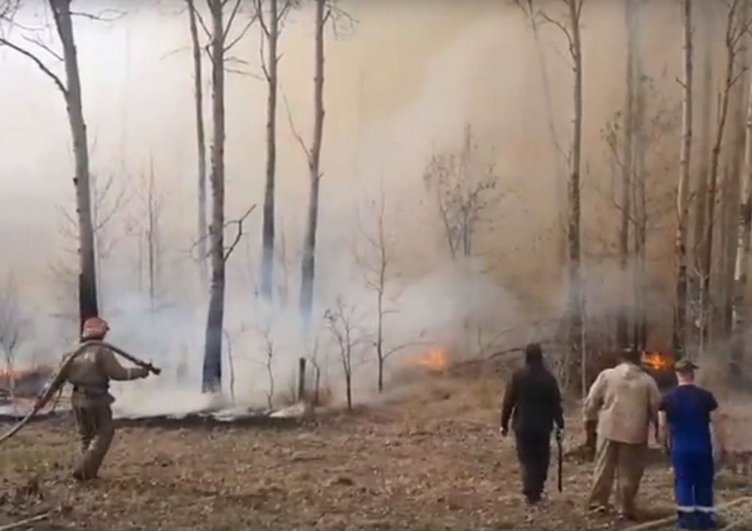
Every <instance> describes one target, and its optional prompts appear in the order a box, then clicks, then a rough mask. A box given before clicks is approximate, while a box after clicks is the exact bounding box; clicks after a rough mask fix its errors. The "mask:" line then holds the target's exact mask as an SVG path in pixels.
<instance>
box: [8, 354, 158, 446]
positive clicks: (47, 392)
mask: <svg viewBox="0 0 752 531" xmlns="http://www.w3.org/2000/svg"><path fill="white" fill-rule="evenodd" d="M92 346H96V347H104V348H106V349H108V350H111V351H112V352H114V353H115V354H117V355H119V356H120V357H122V358H124V359H126V360H128V361H130V362H131V363H133V364H134V365H137V366H139V367H143V368H144V369H148V370H149V372H151V373H153V374H160V373H161V372H162V370H161V369H160V368H158V367H155V366H154V365H152V364H151V363H148V362H145V361H143V360H140V359H138V358H137V357H135V356H133V355H132V354H129V353H127V352H125V351H124V350H122V349H119V348H118V347H116V346H114V345H111V344H110V343H107V342H105V341H99V340H89V341H84V342H83V343H81V345H79V347H78V348H76V350H74V351H73V352H71V353H70V354H69V355H68V356H66V358H65V359H64V360H63V362H62V363H61V364H60V367H59V368H58V370H57V372H55V374H53V375H52V377H51V378H50V379H49V380H48V381H47V383H46V384H45V386H44V389H43V391H42V392H41V393H40V394H39V399H38V400H37V402H36V403H35V404H34V407H33V408H32V409H31V411H29V413H28V414H27V415H26V416H25V417H24V418H23V419H21V420H20V421H18V422H17V423H16V425H15V426H13V427H12V428H11V429H10V430H8V432H6V433H4V434H3V435H2V436H0V444H2V443H4V442H5V441H7V440H8V439H10V438H11V437H13V436H14V435H15V434H16V433H18V432H19V431H21V429H22V428H23V427H24V426H26V424H28V423H29V421H31V419H32V418H33V417H34V415H36V414H37V413H39V411H40V410H41V409H42V408H43V407H44V406H45V404H46V403H47V402H48V401H49V400H50V398H52V395H53V394H54V393H55V391H56V390H57V388H58V387H60V386H61V385H62V384H63V383H64V380H63V375H64V374H65V370H66V369H67V368H68V366H69V365H70V364H71V362H72V361H73V360H74V359H75V358H76V357H77V356H79V355H80V354H82V353H83V352H84V351H85V350H86V349H87V348H89V347H92Z"/></svg>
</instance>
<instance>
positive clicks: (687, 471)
mask: <svg viewBox="0 0 752 531" xmlns="http://www.w3.org/2000/svg"><path fill="white" fill-rule="evenodd" d="M672 462H673V465H674V473H675V475H676V486H675V494H676V509H677V511H678V513H679V527H680V528H682V529H715V527H716V518H715V511H714V507H713V501H714V500H713V476H714V473H715V470H714V465H713V452H712V449H710V448H708V449H706V450H701V451H698V450H689V449H686V450H683V449H681V448H674V452H673V456H672Z"/></svg>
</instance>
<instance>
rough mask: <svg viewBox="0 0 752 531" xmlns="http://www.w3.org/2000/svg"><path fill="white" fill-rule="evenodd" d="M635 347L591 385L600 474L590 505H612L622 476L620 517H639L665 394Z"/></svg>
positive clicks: (590, 420)
mask: <svg viewBox="0 0 752 531" xmlns="http://www.w3.org/2000/svg"><path fill="white" fill-rule="evenodd" d="M639 362H640V359H639V355H638V353H637V352H635V351H624V352H623V353H622V356H621V363H620V364H619V365H618V366H616V367H614V368H612V369H606V370H605V371H603V372H601V373H600V374H599V375H598V378H597V379H596V380H595V382H594V383H593V385H592V387H591V388H590V392H589V393H588V396H587V398H586V400H585V408H584V417H585V431H586V433H587V446H588V447H589V449H590V451H591V452H592V454H595V449H596V440H598V447H597V458H596V465H595V477H594V479H593V485H592V489H591V491H590V497H589V500H588V503H589V505H590V507H591V508H593V509H601V510H604V509H606V508H607V507H608V502H609V498H610V497H611V490H612V487H613V483H614V479H615V477H616V478H618V489H619V492H618V497H617V498H618V502H619V516H620V518H624V519H629V520H632V519H634V518H635V497H636V496H637V491H638V490H639V487H640V481H641V480H642V475H643V472H644V470H645V461H646V457H647V445H648V435H649V432H650V426H651V424H653V425H655V423H656V422H657V418H658V417H657V415H658V408H659V406H660V402H661V393H660V391H659V389H658V385H657V384H656V382H655V380H654V379H653V378H652V377H651V376H650V375H649V374H648V373H647V372H645V370H643V369H642V367H640V366H639Z"/></svg>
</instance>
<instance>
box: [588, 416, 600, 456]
mask: <svg viewBox="0 0 752 531" xmlns="http://www.w3.org/2000/svg"><path fill="white" fill-rule="evenodd" d="M597 441H598V421H596V420H586V421H585V449H586V450H587V453H586V457H587V458H588V459H589V460H590V461H592V460H594V459H595V446H596V444H597Z"/></svg>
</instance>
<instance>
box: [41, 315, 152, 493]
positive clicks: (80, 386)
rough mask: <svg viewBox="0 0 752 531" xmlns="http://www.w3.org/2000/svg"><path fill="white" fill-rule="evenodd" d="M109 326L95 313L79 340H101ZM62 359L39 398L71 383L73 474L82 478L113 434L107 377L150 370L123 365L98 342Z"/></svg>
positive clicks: (92, 473)
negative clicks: (75, 441) (75, 437)
mask: <svg viewBox="0 0 752 531" xmlns="http://www.w3.org/2000/svg"><path fill="white" fill-rule="evenodd" d="M108 330H109V326H108V324H107V322H106V321H104V320H103V319H100V318H98V317H93V318H91V319H87V320H86V322H85V323H84V327H83V332H82V334H81V341H82V342H84V343H85V342H86V341H88V340H103V339H104V337H105V335H106V334H107V332H108ZM70 355H71V354H68V355H67V356H66V357H65V358H64V359H63V363H62V366H61V370H60V371H59V372H58V374H57V377H56V378H55V380H53V382H52V383H51V384H50V386H49V387H48V388H47V389H45V391H44V393H43V395H42V396H41V397H40V398H39V403H41V404H44V403H45V402H46V401H48V400H49V399H50V397H51V396H52V395H54V394H55V392H56V391H57V390H58V389H59V388H60V387H61V386H62V385H64V384H65V383H66V382H70V383H71V384H73V394H72V395H71V405H72V407H73V414H74V416H75V419H76V427H77V428H78V434H79V437H80V439H81V457H80V459H79V460H78V464H77V465H76V467H75V469H74V471H73V477H74V478H75V479H76V480H78V481H85V480H89V479H94V478H96V477H97V472H98V471H99V467H100V466H101V465H102V461H103V460H104V457H105V456H106V455H107V452H108V450H109V449H110V444H111V443H112V438H113V436H114V434H115V426H114V423H113V421H112V408H111V405H112V403H113V402H114V401H115V399H114V398H113V397H112V395H111V394H110V393H109V386H110V380H119V381H125V380H136V379H139V378H146V376H147V375H148V374H149V370H148V369H145V368H142V367H133V368H125V367H123V366H122V365H120V363H119V362H118V361H117V359H116V358H115V354H114V353H113V352H112V351H111V350H110V349H108V348H105V347H103V346H100V345H95V344H93V345H90V346H87V347H85V349H84V351H83V352H81V353H80V354H78V355H77V356H76V357H75V358H73V359H72V360H70V361H68V359H67V358H68V357H70Z"/></svg>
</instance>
